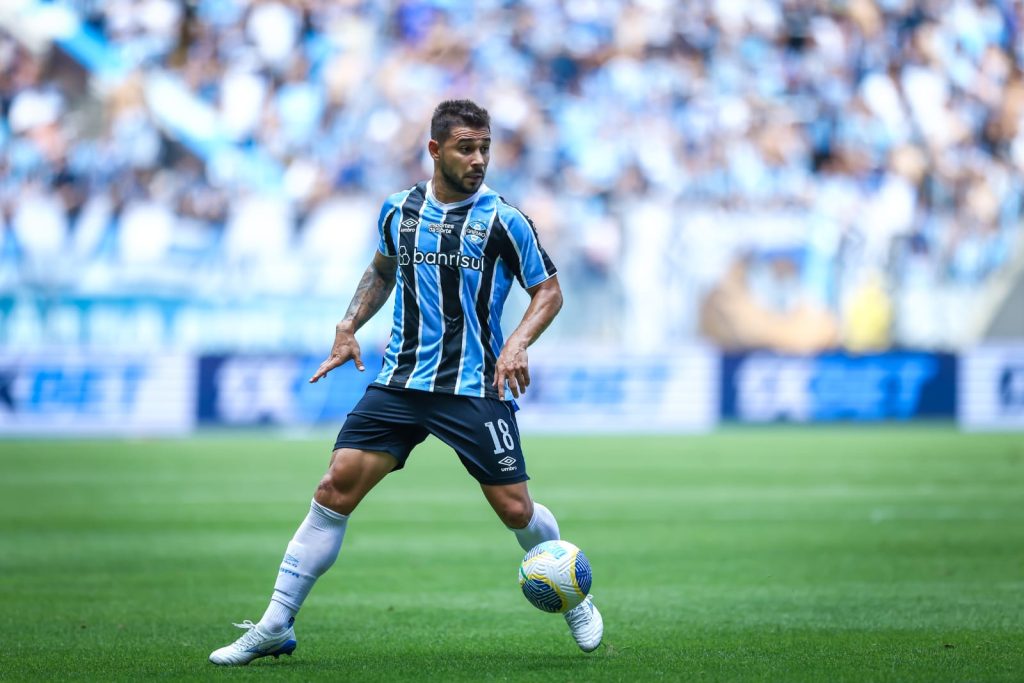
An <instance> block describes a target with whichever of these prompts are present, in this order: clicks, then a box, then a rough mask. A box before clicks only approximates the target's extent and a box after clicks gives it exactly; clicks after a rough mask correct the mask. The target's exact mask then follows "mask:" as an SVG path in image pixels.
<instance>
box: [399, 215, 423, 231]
mask: <svg viewBox="0 0 1024 683" xmlns="http://www.w3.org/2000/svg"><path fill="white" fill-rule="evenodd" d="M419 224H420V222H419V221H418V220H416V219H415V218H406V219H405V220H404V221H402V232H413V231H414V230H416V226H417V225H419Z"/></svg>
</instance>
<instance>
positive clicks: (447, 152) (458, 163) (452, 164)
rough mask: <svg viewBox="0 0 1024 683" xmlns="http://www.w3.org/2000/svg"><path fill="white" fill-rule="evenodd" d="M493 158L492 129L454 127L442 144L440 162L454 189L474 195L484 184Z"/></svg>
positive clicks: (439, 152)
mask: <svg viewBox="0 0 1024 683" xmlns="http://www.w3.org/2000/svg"><path fill="white" fill-rule="evenodd" d="M490 161H491V131H489V130H487V129H486V128H482V129H481V128H464V127H461V126H460V127H458V128H453V129H452V131H451V135H449V136H448V139H447V140H445V141H444V143H443V144H441V145H439V148H438V157H437V166H438V168H439V169H440V171H441V175H442V176H443V177H444V179H445V182H446V183H447V184H448V186H449V187H450V188H451V190H452V191H454V192H458V193H460V194H466V195H470V194H473V193H474V192H476V191H477V190H479V189H480V186H481V185H483V182H484V175H486V174H487V164H489V163H490Z"/></svg>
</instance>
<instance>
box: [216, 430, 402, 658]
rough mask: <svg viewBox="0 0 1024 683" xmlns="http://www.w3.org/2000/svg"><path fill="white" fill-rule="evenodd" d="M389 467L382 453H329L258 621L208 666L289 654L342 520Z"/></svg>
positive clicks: (337, 542) (337, 545)
mask: <svg viewBox="0 0 1024 683" xmlns="http://www.w3.org/2000/svg"><path fill="white" fill-rule="evenodd" d="M395 465H396V459H395V457H394V456H392V455H389V454H387V453H383V452H376V451H362V450H357V449H351V448H341V449H338V450H335V451H334V453H333V454H332V455H331V464H330V466H329V467H328V469H327V473H326V474H325V475H324V477H323V479H322V480H321V481H320V485H319V486H318V487H317V490H316V494H315V495H314V498H313V501H312V502H311V503H310V507H309V513H308V514H307V515H306V518H305V519H304V520H302V523H301V524H300V525H299V528H298V529H297V530H296V532H295V535H294V536H292V539H291V541H290V542H289V543H288V548H287V549H286V550H285V554H284V559H283V560H282V561H281V567H280V569H279V571H278V574H277V580H276V581H275V583H274V592H273V595H272V596H271V599H270V604H269V605H268V606H267V609H266V612H264V614H263V618H262V619H260V621H259V623H257V624H253V623H252V622H251V621H245V622H242V623H241V624H235V625H236V626H238V627H240V628H245V629H246V633H245V634H244V635H243V636H242V637H240V638H239V639H238V640H236V641H235V642H234V643H231V644H230V645H227V646H225V647H222V648H220V649H219V650H215V651H214V652H213V653H211V654H210V661H211V662H213V663H214V664H222V665H228V666H233V665H244V664H248V663H249V662H251V661H252V660H254V659H257V658H259V657H266V656H273V657H275V658H276V657H279V656H280V655H282V654H287V655H290V654H291V653H292V652H293V651H294V650H295V646H296V639H295V631H294V629H293V627H292V626H293V624H294V623H295V615H296V614H297V613H298V611H299V609H300V608H301V607H302V603H303V602H304V601H305V600H306V597H307V596H308V595H309V592H310V591H311V590H312V588H313V585H314V584H315V583H316V581H317V579H318V578H320V577H321V576H322V575H323V574H324V573H325V572H326V571H327V570H328V569H330V568H331V566H332V565H333V564H334V561H335V560H336V559H337V557H338V553H339V551H340V550H341V542H342V540H344V538H345V528H346V526H347V524H348V515H349V514H350V513H351V512H352V511H353V510H354V509H355V508H356V506H357V505H358V504H359V501H361V500H362V499H363V497H365V496H366V494H367V493H369V492H370V490H371V489H372V488H373V487H374V486H376V485H377V483H378V482H380V480H381V479H383V478H384V477H385V475H387V473H388V472H390V471H391V470H393V469H394V468H395Z"/></svg>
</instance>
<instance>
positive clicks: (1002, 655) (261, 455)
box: [0, 427, 1024, 682]
mask: <svg viewBox="0 0 1024 683" xmlns="http://www.w3.org/2000/svg"><path fill="white" fill-rule="evenodd" d="M330 443H331V437H330V436H326V437H325V438H322V439H317V440H309V441H304V440H278V439H275V438H271V437H269V436H266V437H264V436H259V435H257V436H253V435H252V434H248V435H245V436H239V437H238V438H235V437H234V436H231V435H218V436H212V437H207V438H197V439H192V440H187V441H117V442H107V441H84V442H75V441H59V442H53V441H18V442H0V467H2V475H0V513H2V514H0V558H2V559H0V568H2V571H0V596H2V609H0V637H2V642H3V651H2V655H0V678H3V679H11V680H31V679H66V678H76V679H97V680H117V679H120V680H127V679H130V680H140V679H149V678H167V679H179V680H185V679H189V680H194V679H204V680H207V679H208V680H266V681H270V680H282V679H284V680H315V679H318V680H342V679H345V680H381V681H385V680H386V681H396V680H438V681H456V680H467V681H469V680H472V681H477V680H510V681H529V680H538V681H541V680H543V681H548V682H550V681H598V680H626V681H645V680H653V679H668V680H702V679H707V680H771V681H790V680H792V681H840V680H850V681H862V680H872V681H913V680H919V681H961V680H962V681H967V680H972V681H996V680H1022V679H1024V438H1022V437H1021V436H1020V435H987V436H981V435H961V434H958V433H956V432H955V431H953V430H952V429H951V428H946V427H934V428H890V427H885V428H874V429H862V430H847V429H812V430H802V431H801V430H791V429H770V430H749V431H748V430H737V431H733V432H726V433H723V434H718V435H714V436H702V437H673V438H669V437H656V438H655V437H650V438H646V437H645V438H600V439H589V438H533V439H528V440H527V442H526V444H525V445H526V454H527V461H528V464H529V469H530V472H531V474H532V476H533V481H532V482H531V483H532V486H531V490H532V492H533V494H534V496H535V497H536V498H537V499H538V500H540V501H542V502H544V503H545V504H547V505H548V507H550V508H551V509H552V511H554V513H555V514H556V515H557V517H558V520H559V522H560V524H561V527H562V533H563V536H564V537H565V538H567V539H569V540H571V541H573V542H575V543H577V544H578V545H579V546H581V547H582V548H583V549H584V550H585V551H586V553H587V554H588V556H589V557H590V559H591V562H592V564H593V567H594V587H593V590H594V594H595V595H596V597H597V604H598V605H599V606H600V608H601V611H602V612H603V614H604V616H605V622H606V631H605V645H603V646H602V647H601V648H600V649H599V650H598V651H597V652H595V653H594V654H592V655H584V654H582V653H581V652H579V651H578V650H577V649H576V646H575V644H574V643H573V642H572V640H571V637H570V636H569V634H568V630H567V628H566V626H565V623H564V621H563V620H562V619H561V617H559V616H554V615H548V614H543V613H541V612H539V611H537V610H535V609H534V608H533V607H531V606H530V605H529V604H528V603H527V602H526V600H525V599H524V598H523V597H522V596H521V595H520V594H519V592H518V586H517V583H516V570H517V566H518V562H519V559H520V558H521V556H522V553H521V552H520V550H519V547H518V545H517V544H516V542H515V539H514V537H513V536H512V534H510V533H509V532H507V531H505V530H504V528H503V527H502V526H501V524H500V523H499V522H498V520H497V518H496V517H495V516H494V515H493V513H491V511H490V509H489V508H488V507H487V505H486V503H485V502H484V500H483V497H482V496H481V495H480V493H479V489H478V488H477V486H476V484H475V483H474V482H473V480H472V479H470V478H469V476H468V475H466V474H465V472H464V471H463V470H462V468H461V466H460V465H459V463H458V461H457V459H456V458H455V456H454V455H452V454H451V453H450V452H449V451H448V450H447V449H446V448H445V447H443V446H442V445H441V444H439V443H438V442H436V441H433V440H430V441H428V442H427V443H426V444H424V445H423V446H422V447H421V448H420V449H419V450H417V452H416V453H414V455H413V457H412V458H411V460H410V462H409V465H408V467H407V468H406V470H405V471H403V472H400V473H398V474H396V475H394V476H391V477H388V478H387V479H385V481H384V482H383V483H382V484H381V486H380V487H379V488H378V489H377V490H376V491H374V492H373V493H372V494H371V495H370V497H369V498H368V499H367V500H366V501H365V502H364V504H363V506H362V507H361V508H360V509H359V510H358V511H357V512H356V514H355V515H353V517H352V521H351V522H350V524H349V529H348V535H347V536H346V539H345V545H344V547H343V549H342V553H341V557H340V558H339V561H338V563H337V564H336V565H335V567H334V569H333V570H332V571H331V572H329V573H328V574H327V575H326V576H325V577H324V578H323V579H321V581H320V583H319V584H318V585H317V586H316V588H315V589H314V591H313V594H312V596H311V598H310V600H309V601H308V602H307V605H306V607H305V608H304V610H303V612H302V614H301V615H300V618H299V621H298V624H297V633H298V638H299V647H298V650H297V651H296V654H295V656H294V657H291V658H288V657H282V658H281V659H280V660H272V659H263V660H259V661H257V662H255V663H254V664H252V665H251V666H249V667H247V668H243V669H231V670H225V669H218V668H215V667H213V666H212V665H210V664H208V663H207V661H206V657H207V656H208V654H209V652H210V651H211V650H213V649H214V648H216V647H219V646H221V645H224V644H226V643H228V642H229V641H231V640H233V639H234V638H235V637H237V636H238V635H239V634H240V633H241V632H240V631H238V630H236V629H234V628H232V627H231V624H230V622H232V621H240V620H241V619H244V618H250V619H253V620H258V619H259V617H260V615H261V614H262V611H263V608H264V606H265V605H266V601H267V598H268V597H269V595H270V591H271V587H272V584H273V580H274V577H275V575H276V572H277V566H278V564H279V562H280V559H281V555H282V553H283V551H284V547H285V545H286V543H287V541H288V539H289V538H290V536H291V534H292V532H293V531H294V529H295V527H296V526H297V524H298V523H299V521H300V520H301V519H302V517H303V516H304V515H305V513H306V509H307V506H308V501H309V498H310V496H311V494H312V491H313V488H314V486H315V484H316V482H317V481H318V480H319V477H320V475H321V474H322V472H323V470H324V468H325V466H326V462H327V457H328V450H329V448H330Z"/></svg>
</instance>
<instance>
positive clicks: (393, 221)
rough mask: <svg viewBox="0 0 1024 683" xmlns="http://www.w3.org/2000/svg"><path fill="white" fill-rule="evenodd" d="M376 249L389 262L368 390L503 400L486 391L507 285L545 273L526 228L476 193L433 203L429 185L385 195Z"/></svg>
mask: <svg viewBox="0 0 1024 683" xmlns="http://www.w3.org/2000/svg"><path fill="white" fill-rule="evenodd" d="M377 227H378V230H379V232H380V243H379V244H378V246H377V248H378V250H379V251H380V252H381V253H382V254H384V255H385V256H393V257H397V258H398V283H397V291H396V293H395V315H394V325H393V327H392V329H391V341H390V343H389V344H388V347H387V349H386V350H385V352H384V364H383V367H382V368H381V371H380V374H379V375H377V379H376V380H375V381H376V382H377V383H378V384H383V385H386V386H392V387H404V388H407V389H420V390H424V391H437V392H441V393H446V394H459V395H463V396H485V397H490V398H505V395H504V394H505V392H504V391H502V392H501V394H500V395H499V392H498V391H497V390H496V388H495V387H493V386H491V384H492V382H493V381H494V366H495V362H496V361H497V358H498V354H499V353H500V352H501V347H502V345H503V344H504V337H503V336H502V333H501V326H500V324H501V311H502V307H503V306H504V305H505V300H506V298H507V297H508V294H509V290H510V288H511V286H512V280H513V278H515V279H516V280H517V281H518V282H519V284H520V285H521V286H522V287H524V288H530V287H533V286H535V285H538V284H540V283H541V282H543V281H544V280H547V279H548V278H550V277H552V276H553V275H554V274H555V266H554V264H553V263H552V262H551V259H550V258H548V255H547V254H546V253H545V252H544V249H543V248H541V246H540V241H539V240H538V238H537V231H536V230H535V229H534V227H533V223H532V222H531V221H530V220H529V218H527V217H526V216H525V215H524V214H523V213H522V212H520V211H519V210H518V209H516V208H515V207H513V206H511V205H510V204H508V203H506V202H505V200H504V199H502V198H501V197H499V196H498V195H497V194H496V193H495V192H494V191H492V190H491V189H490V188H488V187H487V186H486V185H484V186H482V187H481V188H480V189H479V190H478V191H477V192H476V194H474V195H473V196H472V197H469V198H468V199H465V200H463V201H461V202H456V203H453V204H442V203H441V202H439V201H438V200H437V198H435V197H434V195H433V192H432V191H431V188H430V183H429V182H421V183H419V184H417V185H416V186H414V187H412V188H410V189H408V190H404V191H402V192H398V193H396V194H393V195H391V196H390V197H388V199H387V201H385V202H384V206H383V207H382V208H381V212H380V219H379V221H378V226H377Z"/></svg>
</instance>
